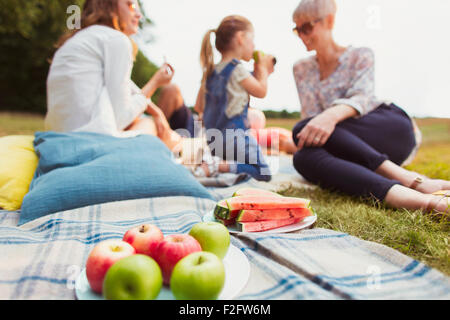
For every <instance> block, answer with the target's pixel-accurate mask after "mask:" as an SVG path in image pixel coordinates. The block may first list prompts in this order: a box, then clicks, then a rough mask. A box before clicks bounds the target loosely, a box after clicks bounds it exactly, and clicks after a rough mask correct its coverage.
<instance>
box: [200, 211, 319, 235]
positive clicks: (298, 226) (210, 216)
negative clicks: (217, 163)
mask: <svg viewBox="0 0 450 320" xmlns="http://www.w3.org/2000/svg"><path fill="white" fill-rule="evenodd" d="M313 213H314V214H313V215H312V216H309V217H306V218H305V219H303V220H302V221H300V222H297V223H295V224H291V225H288V226H283V227H279V228H276V229H271V230H267V231H257V232H256V231H255V232H245V231H238V230H236V229H235V227H234V226H226V227H227V228H228V231H229V232H230V233H253V234H273V233H289V232H293V231H298V230H302V229H306V228H308V227H310V226H311V225H313V224H314V223H315V222H316V221H317V213H316V212H314V210H313ZM202 220H203V221H205V222H207V221H217V222H219V221H218V220H217V219H216V218H215V216H214V210H212V211H210V212H208V213H207V214H205V215H204V216H203V217H202Z"/></svg>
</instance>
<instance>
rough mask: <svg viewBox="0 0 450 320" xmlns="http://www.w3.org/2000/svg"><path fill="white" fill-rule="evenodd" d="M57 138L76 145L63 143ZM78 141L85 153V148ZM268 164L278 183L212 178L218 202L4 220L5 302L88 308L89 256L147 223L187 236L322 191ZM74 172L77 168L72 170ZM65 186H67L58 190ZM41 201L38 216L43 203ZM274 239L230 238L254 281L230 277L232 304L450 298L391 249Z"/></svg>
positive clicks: (343, 241)
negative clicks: (264, 200)
mask: <svg viewBox="0 0 450 320" xmlns="http://www.w3.org/2000/svg"><path fill="white" fill-rule="evenodd" d="M37 137H38V138H40V139H41V140H40V141H41V143H43V144H45V141H47V142H48V141H52V139H53V137H52V136H51V135H49V134H42V135H39V134H37ZM57 138H58V139H62V140H64V138H67V139H68V138H73V137H70V135H69V137H68V136H67V135H66V136H61V135H59V136H57ZM84 138H86V136H85V137H84ZM46 139H47V140H46ZM37 140H39V139H37ZM87 140H89V139H87ZM87 140H86V139H85V140H83V139H82V142H81V145H84V146H85V147H87V146H88V145H89V143H87ZM71 141H72V143H73V144H72V145H76V146H77V148H78V150H80V149H79V148H80V141H78V142H76V141H75V140H71ZM66 142H67V141H63V143H66ZM77 143H78V144H77ZM143 143H155V142H154V141H145V142H143ZM66 144H67V143H66ZM47 147H49V146H47ZM97 147H98V145H97ZM116 147H117V146H116ZM37 149H38V150H40V151H41V153H40V155H41V157H42V156H43V155H45V148H44V147H42V148H41V149H39V146H38V147H37ZM49 149H51V148H49ZM86 150H87V149H86ZM50 152H53V151H50ZM68 154H70V152H69V153H68ZM87 154H89V152H87ZM99 157H100V155H98V154H97V155H95V156H94V157H93V159H94V160H95V161H99V160H98V159H99ZM62 158H63V159H65V161H66V160H67V158H64V157H62ZM76 161H80V158H77V159H76ZM267 161H268V163H269V165H270V166H271V169H272V172H273V173H274V174H273V179H272V181H271V182H261V181H256V180H254V179H242V177H238V176H232V175H230V174H225V175H223V176H217V177H214V178H211V179H213V180H214V181H215V183H212V182H211V181H209V182H206V181H204V182H205V184H204V185H206V186H207V187H206V188H205V189H206V190H207V191H208V193H209V194H210V196H204V195H202V192H203V190H202V189H200V188H199V189H197V190H196V191H195V192H197V194H191V195H189V196H185V195H180V194H175V195H171V194H169V193H168V194H167V195H165V196H157V195H151V196H147V195H145V194H142V196H141V197H140V198H136V199H132V198H128V199H126V198H124V199H121V200H120V201H111V200H110V199H106V200H105V201H104V202H102V203H95V204H90V205H85V206H82V207H78V208H71V209H67V210H59V211H57V212H53V213H50V214H42V215H40V216H39V217H36V216H33V219H30V220H27V221H23V222H22V223H20V220H21V214H22V212H21V210H16V211H6V210H3V211H0V248H1V249H0V250H1V252H2V263H1V264H0V299H77V298H78V299H80V296H77V293H76V290H77V285H79V283H78V282H77V280H78V279H79V278H80V274H82V272H83V269H84V268H85V265H86V260H87V258H88V256H89V253H90V252H91V250H92V249H93V248H94V247H95V246H96V245H97V244H98V243H101V242H102V241H106V240H113V239H121V238H122V236H123V235H124V233H125V232H126V231H127V230H129V229H130V228H132V227H135V226H139V225H143V224H152V225H155V226H157V227H158V228H160V230H161V231H162V232H163V233H164V235H171V234H184V233H188V232H189V230H191V229H192V227H193V226H194V225H196V224H198V223H199V222H202V221H204V220H205V217H207V216H211V215H212V214H213V212H214V210H215V208H216V206H217V204H218V203H219V202H220V201H221V200H223V199H227V198H231V197H232V196H233V195H234V194H235V193H236V191H238V190H242V189H245V188H253V189H260V190H269V191H272V192H276V191H279V190H282V189H283V188H286V187H288V186H295V187H305V188H314V186H312V185H310V184H308V183H307V182H306V181H305V180H304V179H303V178H302V177H301V176H299V175H298V174H295V169H294V168H293V167H292V158H291V156H288V155H274V156H268V157H267ZM68 163H69V166H71V167H73V166H75V165H74V163H73V162H72V163H70V162H68ZM174 163H175V162H174ZM47 164H48V163H47ZM52 165H53V166H58V165H61V164H55V163H54V164H52ZM40 169H42V163H40V164H39V166H38V170H40ZM72 169H73V168H72ZM97 169H98V168H97ZM186 172H187V170H186ZM104 174H107V172H104ZM44 176H45V174H44ZM121 179H125V177H122V178H121ZM58 181H59V180H58ZM123 181H126V180H123ZM158 181H159V180H158ZM214 184H215V186H214ZM65 187H66V186H65V184H64V183H63V182H60V188H61V189H64V188H65ZM191 189H192V188H191ZM31 192H33V190H31ZM66 196H67V194H66ZM33 199H34V200H33V201H36V207H39V206H40V205H41V204H39V203H37V202H39V198H33ZM42 200H45V199H42ZM26 201H27V199H26V197H25V200H24V203H25V202H26ZM49 205H52V203H51V202H49ZM32 208H33V204H28V209H27V210H30V211H31V212H32V211H33V210H32ZM312 208H314V204H312ZM39 210H41V209H39ZM318 218H320V217H318ZM276 230H277V229H276V228H275V229H274V230H272V232H242V231H239V230H234V231H230V235H231V245H230V246H232V247H233V248H236V249H237V250H238V253H239V252H240V253H242V254H243V255H244V256H245V258H246V261H248V265H249V273H248V275H247V277H246V276H244V275H242V274H240V272H239V270H234V271H230V270H232V269H227V272H228V275H229V276H228V277H230V276H231V277H234V278H235V279H238V280H236V281H237V283H236V282H235V283H232V284H231V285H232V286H234V287H235V288H238V291H237V292H234V293H233V295H232V296H230V297H229V298H232V299H249V300H251V299H256V300H266V299H267V300H270V299H286V300H299V299H308V300H311V299H449V298H450V281H449V278H448V277H447V276H445V275H444V274H442V273H441V272H439V271H437V270H435V269H432V268H430V267H428V266H426V265H424V264H423V263H420V262H418V261H416V260H414V259H412V258H409V257H407V256H406V255H404V254H402V253H400V252H398V251H396V250H394V249H391V248H388V247H386V246H384V245H380V244H377V243H373V242H368V241H364V240H361V239H358V238H356V237H353V236H351V235H349V234H346V233H342V232H336V231H332V230H328V229H323V228H314V225H310V226H308V227H307V228H300V229H298V230H293V231H290V232H277V231H276ZM231 261H233V260H231ZM228 264H230V262H228ZM231 264H232V263H231ZM228 268H231V267H230V266H228ZM230 272H232V273H230Z"/></svg>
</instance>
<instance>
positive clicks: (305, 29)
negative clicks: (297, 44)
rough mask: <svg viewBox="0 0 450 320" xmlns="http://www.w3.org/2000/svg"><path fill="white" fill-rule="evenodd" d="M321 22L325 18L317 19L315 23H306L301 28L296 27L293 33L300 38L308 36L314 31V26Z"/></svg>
mask: <svg viewBox="0 0 450 320" xmlns="http://www.w3.org/2000/svg"><path fill="white" fill-rule="evenodd" d="M321 20H323V18H320V19H317V20H314V21H310V22H306V23H304V24H302V25H301V26H300V27H298V26H297V27H294V28H293V29H292V31H294V33H295V34H296V35H298V36H300V35H301V34H304V35H305V36H308V35H310V34H311V32H312V31H313V30H314V26H315V25H316V24H317V23H318V22H319V21H321Z"/></svg>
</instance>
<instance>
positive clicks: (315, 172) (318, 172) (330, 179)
mask: <svg viewBox="0 0 450 320" xmlns="http://www.w3.org/2000/svg"><path fill="white" fill-rule="evenodd" d="M293 161H294V167H295V169H296V170H297V172H298V173H300V174H301V175H302V176H303V177H304V178H305V179H306V180H308V181H310V182H312V183H314V184H318V185H320V186H321V187H323V188H325V189H330V190H337V191H341V192H344V193H346V194H349V195H352V196H360V197H372V196H373V197H375V198H376V199H378V200H380V201H382V200H384V198H385V196H386V194H387V192H388V191H389V190H390V189H391V188H392V186H393V185H395V184H399V182H398V181H395V180H391V179H387V178H385V177H382V176H380V175H379V174H377V173H375V172H373V171H372V170H370V169H368V168H366V167H364V166H362V165H360V164H357V163H354V162H351V161H348V160H344V159H341V158H338V157H336V156H334V155H332V154H331V153H330V152H328V151H327V150H325V149H324V148H303V149H302V150H300V151H297V152H296V153H295V155H294V159H293Z"/></svg>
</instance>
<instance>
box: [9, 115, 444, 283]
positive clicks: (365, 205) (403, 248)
mask: <svg viewBox="0 0 450 320" xmlns="http://www.w3.org/2000/svg"><path fill="white" fill-rule="evenodd" d="M295 123H296V120H290V119H273V120H268V123H267V125H268V126H280V127H284V128H286V129H292V127H293V125H294V124H295ZM417 123H418V125H419V127H420V129H421V131H422V133H423V138H424V139H423V145H422V147H421V148H420V150H419V152H418V154H417V156H416V159H415V160H414V162H413V163H412V164H411V165H409V166H408V169H411V170H414V171H417V172H420V173H423V174H425V175H427V176H429V177H432V178H440V179H447V180H450V119H417ZM43 128H44V121H43V118H42V117H40V116H35V115H29V114H13V113H0V136H5V135H15V134H33V133H34V132H35V131H39V130H43ZM282 193H283V194H284V195H289V196H296V197H306V198H310V199H311V200H312V204H313V206H314V208H315V210H316V211H317V214H318V217H319V219H318V223H317V227H320V228H327V229H333V230H336V231H340V232H345V233H348V234H350V235H353V236H356V237H359V238H361V239H364V240H368V241H374V242H377V243H381V244H384V245H386V246H389V247H392V248H395V249H397V250H399V251H400V252H402V253H404V254H406V255H408V256H410V257H412V258H414V259H417V260H419V261H421V262H424V263H425V264H427V265H429V266H430V267H434V268H436V269H438V270H440V271H442V272H443V273H445V274H447V275H450V246H449V240H450V239H449V235H450V233H449V231H450V230H449V223H448V221H444V220H436V219H433V218H431V217H429V216H423V215H422V214H421V213H420V212H410V211H407V210H393V209H390V208H387V207H386V206H384V205H383V204H381V203H375V202H374V201H370V200H362V199H356V198H352V197H349V196H346V195H342V194H338V193H331V192H328V191H326V190H322V189H317V190H313V191H311V190H307V189H294V188H291V189H287V190H284V191H283V192H282Z"/></svg>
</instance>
